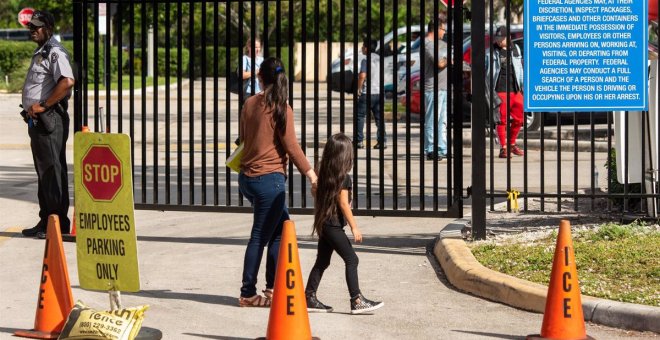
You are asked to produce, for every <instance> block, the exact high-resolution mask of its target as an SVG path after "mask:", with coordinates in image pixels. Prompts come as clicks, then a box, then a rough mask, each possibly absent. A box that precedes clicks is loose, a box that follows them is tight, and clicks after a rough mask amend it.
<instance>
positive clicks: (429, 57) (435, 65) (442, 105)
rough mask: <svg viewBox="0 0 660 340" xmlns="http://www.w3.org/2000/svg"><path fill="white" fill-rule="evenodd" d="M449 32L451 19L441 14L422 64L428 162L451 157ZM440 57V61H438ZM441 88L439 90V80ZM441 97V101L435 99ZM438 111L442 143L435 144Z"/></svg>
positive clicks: (428, 36) (431, 28) (431, 30)
mask: <svg viewBox="0 0 660 340" xmlns="http://www.w3.org/2000/svg"><path fill="white" fill-rule="evenodd" d="M446 32H447V15H446V14H445V13H440V14H439V15H438V19H437V27H436V22H435V20H431V21H430V22H429V24H428V32H427V33H426V38H425V39H424V49H423V50H420V53H422V58H421V59H422V60H423V62H424V153H425V154H426V159H427V160H433V159H438V160H443V159H444V158H445V157H447V140H446V137H445V131H446V130H445V129H446V124H447V43H446V42H444V40H443V38H444V36H445V33H446ZM436 53H437V59H436ZM436 78H437V81H438V88H437V91H436V88H435V86H434V85H435V79H436ZM436 93H437V96H438V101H437V102H435V100H434V97H435V95H436ZM436 106H437V108H438V121H437V122H438V132H439V136H438V140H437V148H436V141H435V130H434V129H435V127H434V119H433V118H434V108H435V107H436Z"/></svg>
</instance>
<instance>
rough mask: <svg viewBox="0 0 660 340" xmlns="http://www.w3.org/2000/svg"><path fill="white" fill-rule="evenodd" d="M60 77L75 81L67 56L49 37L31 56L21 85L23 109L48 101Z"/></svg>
mask: <svg viewBox="0 0 660 340" xmlns="http://www.w3.org/2000/svg"><path fill="white" fill-rule="evenodd" d="M61 77H67V78H71V79H75V78H74V76H73V69H71V61H70V59H69V54H68V53H67V51H66V50H65V49H64V47H62V45H61V44H60V42H59V41H57V40H56V39H55V38H52V37H51V38H50V40H48V41H47V42H46V43H45V44H44V45H43V46H41V47H38V48H37V49H36V50H35V51H34V54H33V55H32V63H31V64H30V68H29V69H28V73H27V76H26V78H25V85H23V108H25V109H26V110H27V109H28V108H29V107H30V106H32V105H33V104H34V103H38V102H39V101H41V100H46V99H48V97H50V95H51V94H52V93H53V89H54V88H55V85H57V81H58V80H60V78H61Z"/></svg>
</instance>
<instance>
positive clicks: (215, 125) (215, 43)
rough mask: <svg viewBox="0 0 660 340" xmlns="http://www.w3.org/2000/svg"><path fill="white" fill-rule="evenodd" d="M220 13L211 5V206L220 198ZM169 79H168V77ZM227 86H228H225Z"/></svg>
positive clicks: (215, 3) (217, 203)
mask: <svg viewBox="0 0 660 340" xmlns="http://www.w3.org/2000/svg"><path fill="white" fill-rule="evenodd" d="M219 14H220V12H218V2H217V1H216V2H214V3H213V205H219V200H218V199H219V196H220V190H219V187H218V181H219V176H220V175H219V174H218V171H219V170H220V169H219V166H218V162H219V159H218V155H219V151H220V150H219V149H218V131H219V129H218V128H219V127H218V118H219V117H218V101H219V100H220V98H219V97H220V96H219V93H220V89H219V88H218V77H219V76H220V75H219V74H218V45H219V43H220V42H219V41H218V34H219V26H220V23H219V22H218V21H219V20H218V16H219ZM226 35H227V36H228V35H229V34H228V32H227V34H226ZM225 46H226V47H225V48H226V49H229V48H230V47H229V45H225ZM225 71H226V72H230V71H229V68H226V69H225ZM168 79H169V77H168ZM227 85H229V84H227ZM227 113H229V110H227ZM225 117H227V120H229V115H228V114H227V115H226V116H225ZM225 139H226V142H227V143H229V141H230V140H231V139H230V138H229V135H227V137H226V138H225Z"/></svg>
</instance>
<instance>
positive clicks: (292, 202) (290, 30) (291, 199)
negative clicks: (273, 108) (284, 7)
mask: <svg viewBox="0 0 660 340" xmlns="http://www.w3.org/2000/svg"><path fill="white" fill-rule="evenodd" d="M303 1H305V0H303ZM293 10H294V9H293V0H289V22H288V27H287V29H288V31H287V33H288V35H289V38H288V39H287V42H288V44H287V45H288V46H289V49H288V50H289V65H287V67H286V68H287V69H288V70H289V105H290V106H291V108H293V109H294V110H295V106H294V105H293V104H294V103H293V80H294V78H295V72H294V71H293V58H294V57H293V46H294V41H293V30H294V25H293ZM303 147H304V146H303ZM289 177H290V178H289V181H288V182H289V202H288V204H289V206H290V207H293V206H295V200H294V196H293V182H294V180H293V162H289ZM302 177H303V178H302V182H304V181H305V179H306V178H305V176H302Z"/></svg>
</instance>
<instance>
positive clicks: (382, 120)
mask: <svg viewBox="0 0 660 340" xmlns="http://www.w3.org/2000/svg"><path fill="white" fill-rule="evenodd" d="M353 15H357V14H356V13H355V12H354V14H353ZM379 26H380V32H379V33H380V49H381V51H383V50H385V2H384V1H381V2H380V25H379ZM393 29H394V36H395V37H396V36H397V35H398V34H399V32H397V31H396V29H397V27H393ZM355 43H356V44H357V43H358V42H357V41H356V42H355ZM393 50H394V51H393V52H394V53H393V55H392V58H393V61H394V59H396V57H395V56H396V54H397V52H398V51H397V49H396V45H394V48H393ZM381 54H383V53H382V52H381ZM379 66H380V70H379V74H380V92H379V93H380V96H378V98H379V100H378V106H379V108H380V123H379V126H378V130H379V131H382V134H383V135H382V136H381V141H380V143H381V147H380V149H379V150H378V151H379V153H378V154H379V157H378V159H379V160H378V165H379V169H378V180H379V187H378V191H379V195H380V203H379V207H380V209H381V210H383V209H384V208H385V146H387V143H386V142H385V136H386V135H387V133H386V132H385V126H386V124H385V63H384V62H383V58H381V61H380V63H379ZM392 67H393V72H394V75H392V80H393V82H394V81H395V80H394V79H396V76H395V75H396V64H395V63H394V62H393V63H392ZM376 140H378V138H376Z"/></svg>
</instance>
